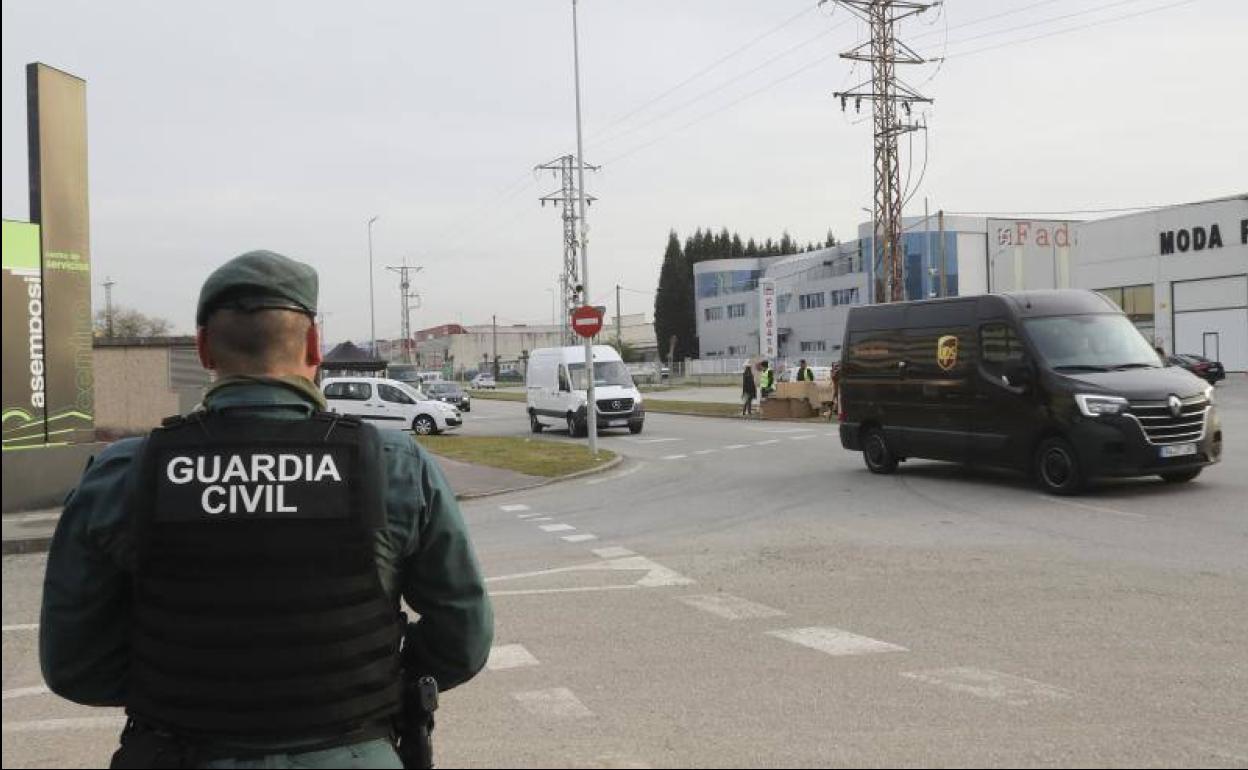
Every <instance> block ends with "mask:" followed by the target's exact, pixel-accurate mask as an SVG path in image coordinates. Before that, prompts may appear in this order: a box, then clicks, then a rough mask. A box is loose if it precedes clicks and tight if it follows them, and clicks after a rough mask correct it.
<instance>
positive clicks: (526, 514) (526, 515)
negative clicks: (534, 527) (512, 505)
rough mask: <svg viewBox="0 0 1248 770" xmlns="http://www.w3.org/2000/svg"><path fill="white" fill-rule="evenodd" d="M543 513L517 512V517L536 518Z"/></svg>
mask: <svg viewBox="0 0 1248 770" xmlns="http://www.w3.org/2000/svg"><path fill="white" fill-rule="evenodd" d="M541 515H542V514H540V513H517V514H516V518H517V519H535V518H537V517H538V516H541Z"/></svg>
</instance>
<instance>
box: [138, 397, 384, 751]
mask: <svg viewBox="0 0 1248 770" xmlns="http://www.w3.org/2000/svg"><path fill="white" fill-rule="evenodd" d="M381 451H382V450H381V442H380V438H379V437H378V435H377V433H376V430H375V429H374V428H372V427H371V426H367V425H363V424H361V423H360V422H358V421H357V420H354V419H351V418H345V417H342V416H339V415H328V414H319V415H316V416H314V417H312V418H309V419H305V420H297V421H284V420H283V421H279V420H255V419H249V420H243V419H241V418H237V417H232V418H231V417H226V416H222V415H217V414H207V415H204V414H201V415H196V416H192V417H190V418H185V419H182V418H174V419H172V420H168V421H166V424H165V426H164V427H162V428H160V429H158V430H156V431H154V432H153V433H152V435H151V437H150V438H149V439H148V441H147V444H146V447H145V450H144V455H143V465H142V474H143V475H142V477H141V479H140V482H139V484H138V485H137V488H136V492H135V505H134V507H133V508H132V513H133V516H134V523H135V530H134V537H135V546H136V553H137V563H136V565H135V590H134V606H133V620H134V622H133V628H132V632H131V639H130V644H131V650H132V653H131V654H132V660H131V667H130V677H129V692H128V695H127V711H128V712H129V713H130V715H131V716H133V717H136V718H139V719H142V720H145V721H148V722H151V723H154V724H155V725H158V726H161V727H164V728H165V729H169V730H171V731H174V732H177V733H179V734H182V735H186V736H188V737H195V736H203V737H221V736H231V737H243V738H249V739H250V738H254V739H260V740H268V739H275V740H278V741H296V742H297V741H299V740H301V739H303V738H305V737H308V738H321V739H324V738H325V736H327V735H328V736H333V735H339V734H344V733H348V732H351V731H355V730H359V729H369V728H372V727H375V726H376V725H377V724H378V723H381V722H384V721H385V720H388V719H389V718H390V717H392V716H393V715H394V714H396V713H397V712H398V709H399V692H400V681H399V680H400V667H399V655H398V652H399V640H400V635H401V632H400V624H399V622H400V620H399V619H400V616H399V614H398V608H397V606H395V604H394V602H393V600H391V599H389V598H387V596H386V593H385V591H384V589H383V588H382V586H381V581H380V577H379V576H378V572H377V564H376V561H375V556H374V542H375V538H376V535H377V532H378V530H380V529H382V528H384V526H385V507H384V500H385V489H386V476H385V466H384V463H383V459H382V457H381Z"/></svg>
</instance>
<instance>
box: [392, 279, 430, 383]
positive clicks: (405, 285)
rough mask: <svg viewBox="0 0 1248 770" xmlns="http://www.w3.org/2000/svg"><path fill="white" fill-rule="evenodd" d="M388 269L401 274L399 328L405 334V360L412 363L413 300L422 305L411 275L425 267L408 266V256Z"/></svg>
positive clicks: (418, 305) (417, 304)
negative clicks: (414, 290)
mask: <svg viewBox="0 0 1248 770" xmlns="http://www.w3.org/2000/svg"><path fill="white" fill-rule="evenodd" d="M386 269H387V270H389V271H390V272H392V273H398V275H399V306H400V308H401V309H400V311H399V312H400V313H401V315H400V319H399V328H400V329H401V330H402V331H401V332H400V333H401V334H402V335H403V362H404V363H408V364H410V363H412V306H411V300H416V307H420V294H418V293H416V292H413V291H411V287H412V279H411V278H410V277H409V276H410V275H414V274H416V273H419V272H420V271H421V270H424V268H423V267H408V266H407V258H406V257H404V258H403V264H401V265H387V266H386Z"/></svg>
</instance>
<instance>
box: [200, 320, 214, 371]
mask: <svg viewBox="0 0 1248 770" xmlns="http://www.w3.org/2000/svg"><path fill="white" fill-rule="evenodd" d="M195 349H196V350H197V351H198V352H199V363H200V364H201V365H203V367H204V368H205V369H208V370H209V371H211V370H213V369H216V368H217V363H216V361H213V360H212V351H210V350H209V349H208V329H207V328H206V327H203V326H200V327H198V328H197V329H196V330H195Z"/></svg>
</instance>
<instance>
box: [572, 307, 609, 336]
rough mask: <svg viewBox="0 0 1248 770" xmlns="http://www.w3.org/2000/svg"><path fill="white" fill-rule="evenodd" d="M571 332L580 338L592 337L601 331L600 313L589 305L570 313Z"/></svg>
mask: <svg viewBox="0 0 1248 770" xmlns="http://www.w3.org/2000/svg"><path fill="white" fill-rule="evenodd" d="M572 331H574V332H576V333H577V334H579V335H581V336H582V337H592V336H594V335H595V334H597V333H598V332H600V331H602V311H601V310H599V309H598V308H596V307H591V306H590V305H582V306H580V307H578V308H576V309H575V310H573V311H572Z"/></svg>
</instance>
